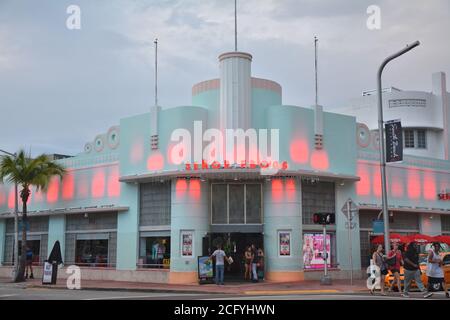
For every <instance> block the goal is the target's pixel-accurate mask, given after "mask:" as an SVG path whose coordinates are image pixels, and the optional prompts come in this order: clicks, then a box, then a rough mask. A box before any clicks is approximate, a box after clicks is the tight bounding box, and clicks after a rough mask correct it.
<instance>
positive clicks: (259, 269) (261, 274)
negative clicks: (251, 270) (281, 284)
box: [256, 248, 264, 280]
mask: <svg viewBox="0 0 450 320" xmlns="http://www.w3.org/2000/svg"><path fill="white" fill-rule="evenodd" d="M256 268H257V273H258V278H259V279H263V280H264V251H263V249H261V248H259V249H258V261H257V263H256Z"/></svg>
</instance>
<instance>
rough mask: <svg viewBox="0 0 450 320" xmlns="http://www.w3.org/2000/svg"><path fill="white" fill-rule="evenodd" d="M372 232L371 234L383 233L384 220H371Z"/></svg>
mask: <svg viewBox="0 0 450 320" xmlns="http://www.w3.org/2000/svg"><path fill="white" fill-rule="evenodd" d="M372 232H373V234H383V233H384V221H383V220H377V219H374V220H372Z"/></svg>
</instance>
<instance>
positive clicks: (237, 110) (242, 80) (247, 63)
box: [219, 52, 252, 130]
mask: <svg viewBox="0 0 450 320" xmlns="http://www.w3.org/2000/svg"><path fill="white" fill-rule="evenodd" d="M219 62H220V107H219V123H220V130H224V129H237V128H241V129H244V130H247V129H248V128H249V127H250V124H251V119H250V117H251V106H252V99H251V96H252V90H251V88H252V87H251V62H252V56H251V55H250V54H248V53H243V52H229V53H224V54H222V55H220V56H219Z"/></svg>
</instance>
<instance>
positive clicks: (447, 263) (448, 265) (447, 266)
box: [385, 252, 450, 291]
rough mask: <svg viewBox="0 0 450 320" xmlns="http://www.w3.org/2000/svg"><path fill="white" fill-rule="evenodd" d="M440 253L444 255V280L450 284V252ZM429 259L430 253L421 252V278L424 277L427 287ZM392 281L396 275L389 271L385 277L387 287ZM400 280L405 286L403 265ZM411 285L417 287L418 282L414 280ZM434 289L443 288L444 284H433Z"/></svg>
mask: <svg viewBox="0 0 450 320" xmlns="http://www.w3.org/2000/svg"><path fill="white" fill-rule="evenodd" d="M440 255H441V256H442V257H443V269H444V280H445V283H446V284H447V285H448V284H450V252H442V253H440ZM427 259H428V254H421V255H420V256H419V264H420V270H421V272H422V276H421V279H422V282H423V284H424V285H425V287H427V285H428V277H427ZM392 281H394V275H393V274H392V273H391V272H389V274H388V275H387V276H386V278H385V285H386V287H389V286H390V285H391V283H392ZM400 281H401V285H402V288H403V286H404V272H403V267H400ZM411 286H412V287H417V286H416V283H415V282H414V281H413V283H412V285H411ZM432 289H433V290H436V291H438V290H443V288H442V286H441V285H439V284H435V285H433V288H432Z"/></svg>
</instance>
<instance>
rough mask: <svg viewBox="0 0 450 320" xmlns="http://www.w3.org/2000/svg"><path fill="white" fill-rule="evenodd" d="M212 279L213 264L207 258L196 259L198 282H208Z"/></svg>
mask: <svg viewBox="0 0 450 320" xmlns="http://www.w3.org/2000/svg"><path fill="white" fill-rule="evenodd" d="M213 277H214V272H213V262H212V260H211V259H210V258H209V257H208V256H205V257H198V278H199V279H200V280H203V281H205V280H209V279H212V278H213Z"/></svg>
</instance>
